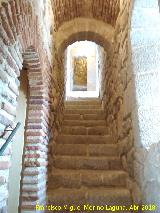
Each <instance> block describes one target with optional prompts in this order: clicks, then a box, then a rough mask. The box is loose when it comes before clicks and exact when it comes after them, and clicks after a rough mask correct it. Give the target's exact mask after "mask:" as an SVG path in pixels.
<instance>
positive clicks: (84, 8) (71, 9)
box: [53, 0, 120, 29]
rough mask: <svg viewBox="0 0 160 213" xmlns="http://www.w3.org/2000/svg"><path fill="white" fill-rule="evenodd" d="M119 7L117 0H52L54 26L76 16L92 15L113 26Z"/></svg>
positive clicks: (90, 16)
mask: <svg viewBox="0 0 160 213" xmlns="http://www.w3.org/2000/svg"><path fill="white" fill-rule="evenodd" d="M119 7H120V1H119V0H99V1H97V0H87V1H86V0H75V1H74V0H54V1H53V9H54V17H55V27H56V29H58V28H59V27H60V26H61V25H62V24H63V23H64V22H66V21H70V20H72V19H74V18H78V17H86V18H87V17H88V18H92V17H93V18H95V19H98V20H101V21H104V22H107V23H108V24H111V25H113V26H114V25H115V23H116V20H117V17H118V13H119Z"/></svg>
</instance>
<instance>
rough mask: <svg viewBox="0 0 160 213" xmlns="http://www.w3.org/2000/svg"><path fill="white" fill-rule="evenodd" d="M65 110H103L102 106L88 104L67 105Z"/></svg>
mask: <svg viewBox="0 0 160 213" xmlns="http://www.w3.org/2000/svg"><path fill="white" fill-rule="evenodd" d="M65 109H66V110H68V109H72V110H74V109H79V110H81V109H82V110H83V109H98V110H102V107H101V105H98V104H97V105H96V104H95V105H87V104H82V105H81V104H76V105H71V104H67V105H66V104H65Z"/></svg>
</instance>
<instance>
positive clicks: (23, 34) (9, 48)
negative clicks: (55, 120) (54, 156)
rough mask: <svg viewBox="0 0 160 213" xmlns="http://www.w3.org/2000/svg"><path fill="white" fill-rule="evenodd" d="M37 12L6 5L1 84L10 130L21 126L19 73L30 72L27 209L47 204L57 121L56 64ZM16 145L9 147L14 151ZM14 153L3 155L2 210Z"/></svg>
mask: <svg viewBox="0 0 160 213" xmlns="http://www.w3.org/2000/svg"><path fill="white" fill-rule="evenodd" d="M33 13H34V12H33V9H32V4H31V3H29V2H28V1H23V0H19V1H16V0H11V1H8V2H3V3H2V4H1V6H0V21H1V24H0V80H1V82H0V83H1V84H2V87H3V90H2V91H0V97H1V98H2V101H1V102H2V103H1V106H0V107H1V108H0V124H1V126H2V127H3V129H4V130H5V128H6V127H7V126H8V125H11V126H14V125H15V117H16V104H17V97H18V94H19V84H20V82H19V80H18V77H19V76H20V73H21V70H22V67H23V66H25V67H27V70H28V79H29V99H28V117H27V122H26V141H25V149H24V150H25V152H24V168H23V171H22V173H23V180H22V194H21V200H22V202H21V208H22V209H24V210H27V209H34V208H35V205H34V204H35V203H37V202H43V203H44V202H45V198H46V195H45V190H46V176H47V175H46V171H47V168H46V167H47V161H48V160H47V144H48V140H49V138H48V130H49V128H50V120H51V119H50V118H49V117H51V116H49V115H50V106H51V98H52V95H51V84H52V76H51V72H52V67H51V65H50V62H49V59H48V55H47V52H46V50H45V49H44V47H43V40H42V38H41V35H40V33H39V32H40V29H39V28H38V27H37V26H39V23H38V18H37V16H36V15H33ZM17 14H18V15H17ZM24 14H25V15H24ZM2 133H3V131H2ZM6 138H7V135H4V137H3V138H1V144H0V145H3V143H4V142H5V140H6ZM13 142H14V141H13ZM10 149H11V148H10V147H8V151H9V150H10ZM8 151H7V150H6V152H5V153H4V156H5V157H4V158H0V170H3V174H4V175H2V176H1V177H0V185H1V186H3V185H4V189H5V190H3V192H1V191H0V201H1V200H3V202H0V212H1V211H2V212H3V211H4V212H5V211H6V209H7V199H8V189H7V185H8V181H9V179H8V175H7V174H8V170H9V168H10V166H11V162H10V155H11V152H10V151H9V152H8ZM17 154H18V152H17ZM26 195H27V196H29V198H28V197H27V196H26Z"/></svg>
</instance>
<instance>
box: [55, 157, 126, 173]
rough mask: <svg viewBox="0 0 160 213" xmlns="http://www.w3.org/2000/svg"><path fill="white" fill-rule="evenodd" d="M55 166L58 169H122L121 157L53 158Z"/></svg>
mask: <svg viewBox="0 0 160 213" xmlns="http://www.w3.org/2000/svg"><path fill="white" fill-rule="evenodd" d="M53 166H54V167H55V168H57V169H93V170H117V169H118V170H120V169H122V163H121V160H120V158H119V157H83V156H53Z"/></svg>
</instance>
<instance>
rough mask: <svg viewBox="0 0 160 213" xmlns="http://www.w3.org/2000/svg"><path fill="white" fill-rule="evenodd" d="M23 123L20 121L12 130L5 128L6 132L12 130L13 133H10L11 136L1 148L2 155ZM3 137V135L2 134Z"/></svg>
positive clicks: (0, 154) (0, 153)
mask: <svg viewBox="0 0 160 213" xmlns="http://www.w3.org/2000/svg"><path fill="white" fill-rule="evenodd" d="M20 125H21V123H20V122H18V123H17V124H16V127H15V128H14V129H12V130H4V132H8V131H11V134H10V135H9V137H8V138H7V140H6V142H5V143H4V144H3V145H2V147H1V148H0V156H2V155H3V153H4V151H5V150H6V148H7V146H8V145H9V143H10V142H11V140H12V138H13V137H14V136H15V134H16V132H17V130H18V128H19V127H20ZM1 137H2V136H1Z"/></svg>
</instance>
